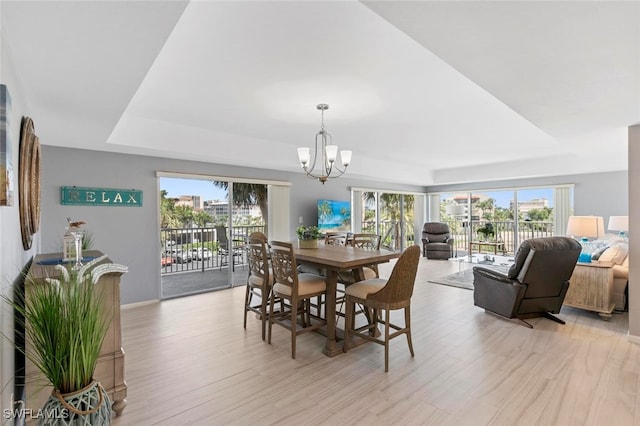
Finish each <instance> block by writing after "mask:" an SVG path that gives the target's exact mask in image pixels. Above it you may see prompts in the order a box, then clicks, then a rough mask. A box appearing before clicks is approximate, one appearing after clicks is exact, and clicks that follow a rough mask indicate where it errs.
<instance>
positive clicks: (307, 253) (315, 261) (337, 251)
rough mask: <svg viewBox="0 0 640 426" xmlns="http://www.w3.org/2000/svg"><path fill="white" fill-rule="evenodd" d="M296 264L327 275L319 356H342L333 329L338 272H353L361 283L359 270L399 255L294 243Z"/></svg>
mask: <svg viewBox="0 0 640 426" xmlns="http://www.w3.org/2000/svg"><path fill="white" fill-rule="evenodd" d="M293 252H294V255H295V257H296V261H297V263H298V264H302V263H304V264H308V265H313V266H316V267H318V268H323V269H325V270H326V271H327V274H326V279H327V300H326V305H325V314H326V317H327V329H326V331H327V340H326V343H325V347H324V349H323V352H324V354H325V355H327V356H335V355H338V354H339V353H342V343H340V344H339V343H338V333H337V331H338V330H337V327H336V290H337V286H338V272H340V271H349V270H354V271H355V273H356V274H357V275H356V276H357V278H358V280H362V279H364V272H363V267H364V266H367V265H374V264H380V263H386V262H389V261H390V260H391V259H395V258H398V257H400V255H401V254H402V253H401V252H399V251H389V250H384V249H380V250H370V249H363V248H358V247H348V246H347V247H345V246H334V245H324V244H319V245H318V248H312V249H301V248H298V247H297V244H296V243H294V249H293Z"/></svg>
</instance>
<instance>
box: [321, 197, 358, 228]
mask: <svg viewBox="0 0 640 426" xmlns="http://www.w3.org/2000/svg"><path fill="white" fill-rule="evenodd" d="M318 229H320V232H322V233H326V232H349V231H350V230H351V204H350V203H349V201H336V200H318Z"/></svg>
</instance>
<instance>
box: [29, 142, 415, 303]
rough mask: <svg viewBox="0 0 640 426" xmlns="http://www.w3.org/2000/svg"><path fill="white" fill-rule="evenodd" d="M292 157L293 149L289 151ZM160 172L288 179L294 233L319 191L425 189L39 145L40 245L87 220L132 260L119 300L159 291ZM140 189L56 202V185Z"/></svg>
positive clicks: (111, 251) (115, 252)
mask: <svg viewBox="0 0 640 426" xmlns="http://www.w3.org/2000/svg"><path fill="white" fill-rule="evenodd" d="M294 157H295V156H294ZM157 171H165V172H179V173H192V174H205V175H216V176H228V177H244V178H259V179H271V180H281V181H288V182H291V183H292V186H291V209H290V228H291V237H292V238H294V236H295V233H294V231H295V228H296V226H297V225H298V218H299V217H300V216H302V217H303V218H304V223H305V224H306V225H313V224H316V223H317V207H316V202H317V200H318V199H319V198H328V199H336V200H345V201H349V200H350V192H349V187H350V186H365V187H371V186H374V187H376V188H380V189H388V190H399V191H400V190H402V191H415V192H422V191H424V188H423V187H419V186H406V185H389V184H384V183H381V182H369V181H363V180H357V179H350V178H348V177H341V178H339V179H336V180H332V181H330V182H327V183H326V184H325V185H322V184H320V183H319V182H317V181H315V180H311V179H309V178H307V177H306V176H305V175H304V174H303V173H302V172H300V173H286V172H277V171H273V170H264V169H253V168H245V167H235V166H228V165H219V164H210V163H200V162H193V161H182V160H168V159H163V158H156V157H145V156H136V155H127V154H115V153H106V152H97V151H87V150H79V149H69V148H59V147H52V146H44V147H43V150H42V226H41V228H42V231H41V232H42V252H58V251H60V249H61V246H62V235H63V234H64V227H65V225H66V218H67V217H71V218H72V219H74V220H84V221H86V222H87V225H86V229H88V230H90V231H91V233H92V234H93V236H94V239H95V244H94V248H96V249H99V250H101V251H103V252H104V253H107V254H108V255H109V256H110V257H111V259H112V260H113V261H114V262H117V263H122V264H124V265H128V266H129V272H128V273H127V274H125V275H124V276H123V278H122V285H121V294H122V299H121V300H122V303H123V304H127V303H134V302H141V301H147V300H155V299H159V298H160V267H159V251H160V240H159V238H160V237H159V232H158V228H159V225H158V222H159V220H158V216H159V209H158V179H157V178H156V172H157ZM74 185H75V186H86V187H96V188H119V189H125V188H130V189H140V190H142V191H143V206H142V207H141V208H138V207H94V206H67V205H61V204H60V187H61V186H74Z"/></svg>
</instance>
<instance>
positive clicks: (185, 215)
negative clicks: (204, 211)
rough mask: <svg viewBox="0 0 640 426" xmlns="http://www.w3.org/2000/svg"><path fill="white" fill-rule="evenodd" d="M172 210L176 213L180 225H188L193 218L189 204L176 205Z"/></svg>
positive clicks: (184, 226)
mask: <svg viewBox="0 0 640 426" xmlns="http://www.w3.org/2000/svg"><path fill="white" fill-rule="evenodd" d="M174 210H175V213H176V217H177V218H178V220H179V221H180V223H181V224H182V227H183V228H186V227H188V226H189V225H190V224H191V221H192V220H193V209H192V208H191V207H189V206H177V207H175V209H174Z"/></svg>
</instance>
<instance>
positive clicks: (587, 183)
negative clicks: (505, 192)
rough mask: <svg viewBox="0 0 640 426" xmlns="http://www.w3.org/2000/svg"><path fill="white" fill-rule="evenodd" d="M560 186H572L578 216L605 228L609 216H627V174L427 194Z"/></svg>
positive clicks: (511, 182)
mask: <svg viewBox="0 0 640 426" xmlns="http://www.w3.org/2000/svg"><path fill="white" fill-rule="evenodd" d="M561 184H574V192H573V202H574V203H573V208H574V214H575V215H577V216H590V215H593V216H602V217H604V220H605V228H606V226H607V221H608V220H609V216H626V215H628V212H629V173H628V172H626V171H618V172H607V173H592V174H582V175H567V176H557V177H545V178H530V179H513V180H507V181H499V182H479V183H473V184H458V185H442V186H430V187H428V188H427V191H428V192H451V191H468V190H489V189H502V188H520V187H527V186H551V185H561Z"/></svg>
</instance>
